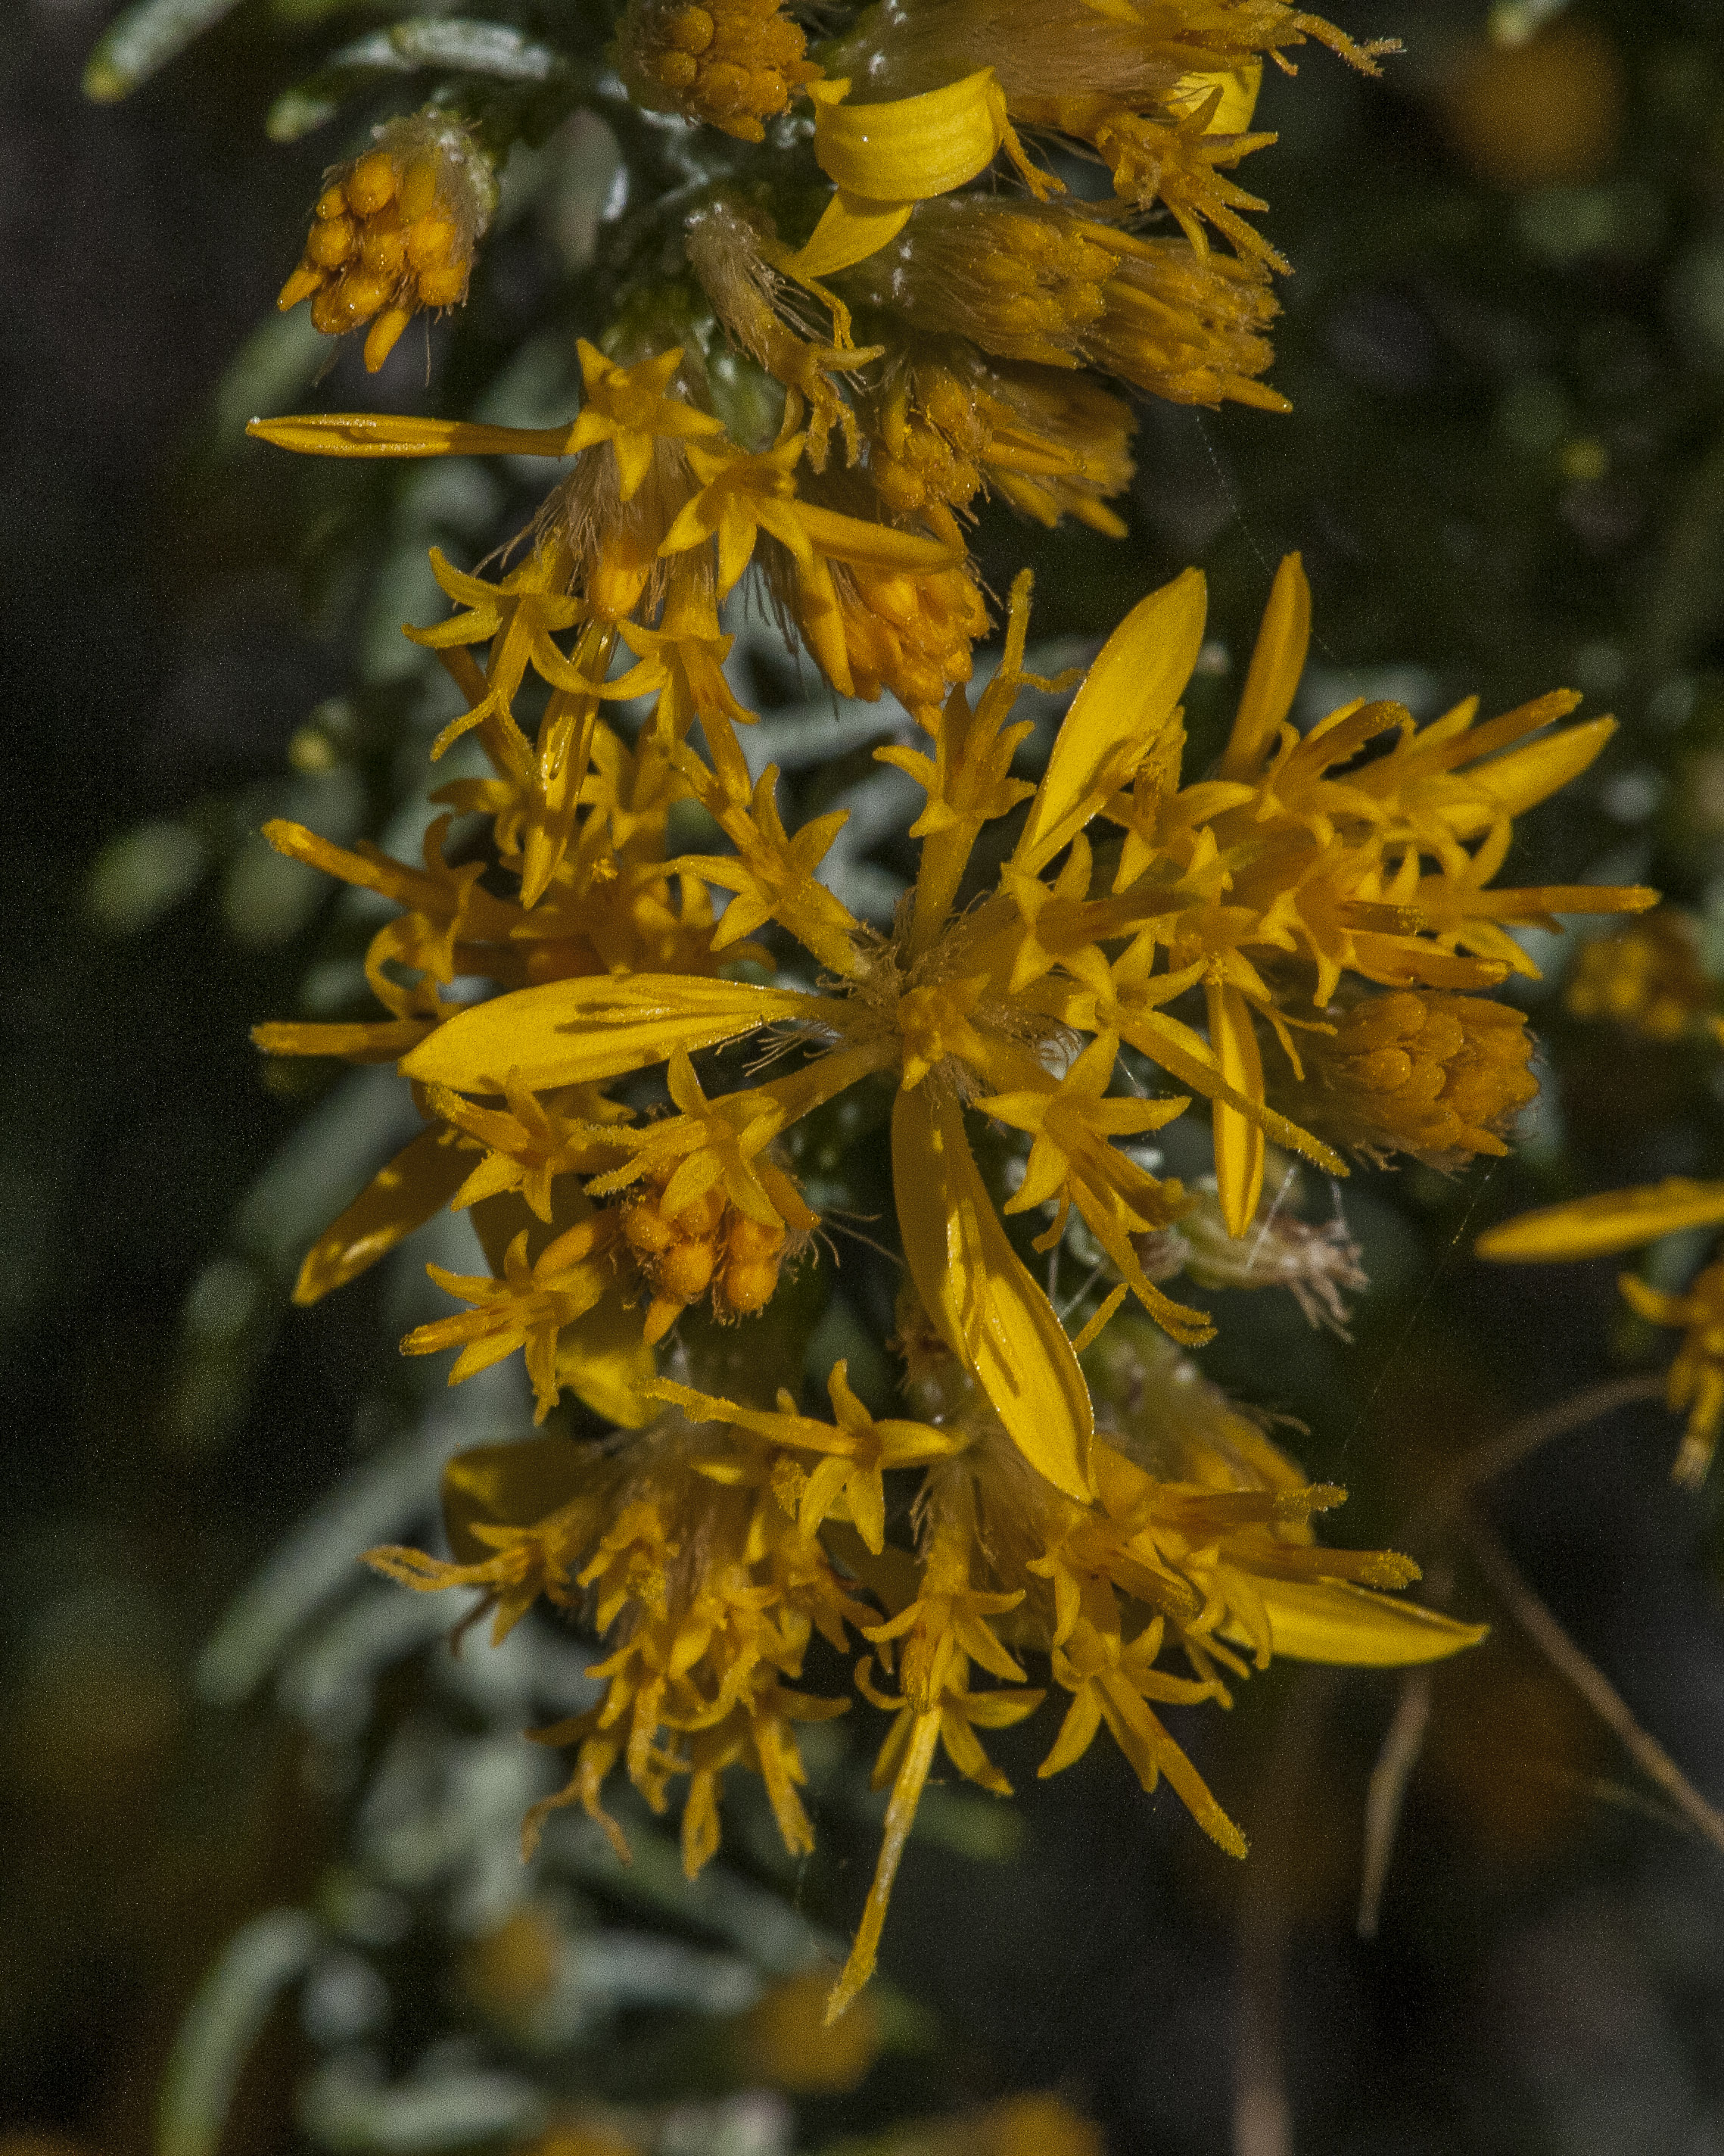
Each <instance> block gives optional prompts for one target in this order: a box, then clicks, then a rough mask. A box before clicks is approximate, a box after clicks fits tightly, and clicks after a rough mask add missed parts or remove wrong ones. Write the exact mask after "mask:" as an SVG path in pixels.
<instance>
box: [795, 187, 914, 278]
mask: <svg viewBox="0 0 1724 2156" xmlns="http://www.w3.org/2000/svg"><path fill="white" fill-rule="evenodd" d="M915 207H916V205H915V203H910V202H875V201H873V200H871V199H870V198H869V197H868V196H866V195H853V194H851V193H849V190H848V189H847V188H844V187H840V188H839V190H838V193H836V194H835V195H834V197H833V198H832V200H831V201H830V202H829V203H827V205H826V208H825V210H824V213H823V214H822V216H821V218H820V222H819V223H818V224H817V225H816V226H815V227H814V229H813V232H812V233H811V234H809V236H808V240H807V241H806V243H805V244H803V246H801V247H799V248H798V249H797V251H796V253H795V254H793V255H792V256H791V257H790V258H789V259H788V261H787V262H786V263H785V264H784V265H783V266H784V268H785V269H786V270H787V271H788V273H789V274H790V275H792V276H793V277H796V278H798V279H802V278H808V277H830V276H833V275H835V274H836V273H837V272H838V271H839V270H840V269H849V268H850V267H851V266H852V265H853V264H855V263H858V262H863V261H865V260H866V259H867V258H868V257H869V256H870V254H879V252H880V249H881V248H883V247H884V246H885V245H886V244H887V243H888V242H889V241H890V240H894V239H896V238H897V237H898V234H900V232H901V231H902V230H903V229H904V227H905V225H906V223H907V222H908V221H909V218H910V213H911V210H912V209H914V208H915Z"/></svg>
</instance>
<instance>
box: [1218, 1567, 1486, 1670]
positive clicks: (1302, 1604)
mask: <svg viewBox="0 0 1724 2156" xmlns="http://www.w3.org/2000/svg"><path fill="white" fill-rule="evenodd" d="M1251 1584H1252V1585H1253V1586H1254V1587H1255V1589H1256V1590H1257V1593H1258V1594H1259V1596H1260V1599H1261V1600H1262V1603H1263V1607H1264V1609H1265V1611H1266V1612H1267V1614H1268V1617H1269V1624H1270V1633H1271V1635H1273V1636H1272V1640H1271V1651H1272V1652H1273V1653H1275V1654H1277V1655H1287V1656H1289V1657H1290V1659H1291V1660H1292V1661H1300V1662H1345V1663H1352V1664H1355V1665H1357V1666H1361V1667H1364V1668H1371V1669H1392V1668H1395V1667H1398V1666H1404V1665H1406V1664H1407V1663H1409V1662H1435V1661H1441V1660H1442V1658H1443V1657H1444V1655H1454V1654H1458V1653H1459V1652H1460V1650H1461V1649H1462V1648H1463V1647H1474V1646H1476V1645H1478V1643H1479V1641H1480V1640H1482V1639H1483V1638H1484V1637H1485V1634H1486V1633H1487V1632H1488V1631H1489V1630H1490V1629H1491V1627H1490V1626H1489V1625H1463V1624H1461V1623H1460V1621H1459V1620H1457V1619H1455V1618H1453V1617H1445V1616H1444V1615H1443V1614H1442V1612H1441V1611H1440V1610H1437V1609H1425V1608H1424V1606H1423V1605H1422V1604H1419V1603H1417V1602H1399V1601H1397V1600H1396V1599H1394V1597H1393V1595H1388V1594H1373V1592H1372V1590H1371V1589H1369V1588H1367V1587H1352V1586H1349V1585H1348V1584H1347V1583H1346V1582H1345V1581H1343V1580H1331V1579H1270V1578H1265V1577H1264V1576H1263V1575H1262V1574H1261V1573H1253V1574H1252V1578H1251ZM1224 1629H1225V1632H1226V1636H1228V1637H1229V1638H1233V1637H1234V1630H1233V1628H1232V1627H1231V1626H1229V1627H1226V1628H1224Z"/></svg>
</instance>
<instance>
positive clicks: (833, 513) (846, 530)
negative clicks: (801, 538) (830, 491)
mask: <svg viewBox="0 0 1724 2156" xmlns="http://www.w3.org/2000/svg"><path fill="white" fill-rule="evenodd" d="M796 521H797V522H798V524H799V525H800V526H802V528H803V531H805V532H806V533H807V534H808V538H809V540H810V541H811V542H812V543H813V546H814V547H815V548H816V549H817V550H818V552H820V553H822V554H824V555H826V556H828V557H829V558H830V559H831V560H833V561H834V562H859V563H860V564H861V565H862V566H863V567H865V568H878V569H897V570H901V571H902V572H904V573H905V574H906V576H913V577H915V576H931V575H932V574H933V572H935V571H936V570H938V569H950V568H954V567H956V566H957V563H958V562H962V559H963V558H964V550H963V548H962V547H948V546H947V543H946V542H945V541H944V540H943V539H931V538H930V537H929V536H928V535H927V533H926V532H925V531H900V530H899V529H898V527H897V526H896V525H895V524H881V523H880V522H879V521H876V520H875V518H873V517H869V516H844V514H843V513H842V512H841V511H839V510H836V509H824V508H822V507H821V506H820V505H819V504H818V502H813V501H798V503H797V505H796Z"/></svg>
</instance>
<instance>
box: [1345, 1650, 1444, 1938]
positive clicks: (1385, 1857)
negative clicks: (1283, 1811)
mask: <svg viewBox="0 0 1724 2156" xmlns="http://www.w3.org/2000/svg"><path fill="white" fill-rule="evenodd" d="M1430 1718H1431V1673H1430V1671H1429V1668H1425V1669H1419V1670H1414V1671H1413V1672H1412V1674H1411V1675H1410V1676H1408V1678H1407V1679H1406V1681H1405V1682H1404V1683H1403V1685H1402V1686H1401V1697H1400V1698H1399V1700H1398V1702H1396V1706H1395V1711H1394V1716H1393V1719H1392V1720H1391V1722H1389V1725H1388V1733H1387V1734H1386V1735H1385V1737H1384V1738H1383V1749H1382V1750H1381V1751H1380V1752H1379V1753H1378V1755H1377V1764H1376V1765H1375V1766H1374V1767H1373V1768H1372V1769H1371V1782H1370V1786H1369V1788H1368V1789H1367V1791H1366V1793H1365V1861H1364V1866H1363V1870H1362V1876H1361V1877H1360V1880H1359V1937H1360V1938H1362V1939H1374V1938H1376V1936H1377V1917H1378V1911H1379V1910H1380V1909H1381V1907H1382V1906H1383V1885H1384V1882H1385V1881H1387V1879H1388V1861H1389V1858H1390V1857H1391V1856H1393V1854H1394V1846H1395V1831H1396V1829H1397V1828H1398V1826H1399V1825H1400V1823H1401V1807H1402V1805H1403V1804H1404V1803H1405V1802H1406V1798H1407V1784H1408V1781H1409V1780H1411V1779H1412V1775H1413V1769H1414V1768H1415V1767H1416V1766H1417V1765H1418V1764H1419V1753H1421V1752H1422V1751H1423V1750H1424V1732H1425V1730H1426V1728H1427V1727H1428V1726H1429V1722H1430Z"/></svg>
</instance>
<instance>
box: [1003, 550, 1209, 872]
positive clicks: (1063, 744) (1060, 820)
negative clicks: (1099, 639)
mask: <svg viewBox="0 0 1724 2156" xmlns="http://www.w3.org/2000/svg"><path fill="white" fill-rule="evenodd" d="M1207 604H1208V601H1207V598H1206V596H1205V588H1204V584H1203V576H1202V573H1201V572H1199V571H1198V570H1196V569H1188V570H1186V571H1185V572H1184V573H1183V575H1182V576H1178V577H1175V578H1174V580H1173V582H1172V583H1171V584H1164V585H1163V586H1162V588H1161V590H1160V591H1158V592H1152V593H1150V595H1149V597H1148V598H1147V599H1142V600H1140V601H1139V602H1138V603H1137V605H1136V606H1135V607H1133V608H1132V609H1131V613H1128V614H1127V615H1126V619H1124V620H1123V621H1122V622H1121V624H1120V625H1119V627H1118V628H1117V629H1116V630H1115V631H1114V633H1113V634H1112V635H1111V636H1110V637H1109V638H1108V639H1107V641H1106V644H1103V645H1102V647H1101V650H1100V651H1099V652H1098V653H1097V654H1096V657H1095V664H1094V665H1092V666H1091V667H1090V671H1089V673H1088V674H1087V675H1086V676H1085V680H1084V684H1083V686H1082V687H1081V688H1080V690H1078V692H1077V695H1076V696H1075V697H1074V698H1073V699H1072V703H1071V708H1070V711H1067V713H1066V715H1065V721H1064V723H1063V724H1062V725H1061V726H1060V731H1059V734H1058V736H1057V737H1056V738H1055V740H1054V752H1053V754H1052V755H1051V756H1050V757H1049V759H1048V768H1047V770H1046V772H1045V773H1044V774H1043V778H1042V783H1041V784H1040V785H1039V787H1038V788H1036V795H1035V799H1034V801H1033V802H1032V803H1030V809H1029V822H1028V823H1027V824H1025V825H1024V835H1023V836H1022V838H1020V839H1019V840H1018V848H1017V851H1016V852H1015V853H1014V854H1013V856H1012V863H1013V867H1015V868H1019V869H1024V870H1028V871H1029V872H1030V873H1032V874H1033V873H1034V871H1035V870H1038V869H1039V868H1040V867H1041V866H1042V865H1043V864H1044V862H1046V861H1049V860H1052V859H1053V857H1054V855H1055V854H1056V853H1058V852H1059V850H1060V848H1061V847H1062V846H1063V845H1065V844H1066V843H1067V841H1068V840H1069V839H1071V838H1072V837H1074V836H1075V834H1076V833H1077V832H1078V831H1080V830H1081V829H1082V828H1083V826H1084V825H1085V824H1086V823H1087V822H1088V821H1089V819H1090V817H1091V816H1092V815H1094V814H1095V811H1096V809H1097V808H1100V807H1101V803H1102V802H1103V801H1104V800H1105V799H1106V797H1107V796H1108V795H1109V794H1110V793H1112V792H1114V791H1115V789H1116V788H1117V787H1118V786H1119V785H1120V784H1121V782H1122V781H1123V780H1124V778H1126V777H1127V776H1128V775H1129V773H1130V771H1131V767H1133V766H1134V765H1136V764H1137V763H1139V762H1142V759H1143V757H1145V756H1146V755H1147V753H1148V752H1149V750H1150V749H1151V747H1152V746H1153V744H1154V742H1155V740H1156V737H1157V735H1159V734H1160V732H1161V731H1162V728H1163V727H1164V726H1166V725H1167V723H1168V721H1170V720H1171V719H1172V716H1173V711H1174V707H1175V706H1177V705H1178V701H1179V699H1180V697H1181V696H1183V694H1184V690H1185V685H1186V683H1187V682H1188V680H1190V679H1191V670H1192V668H1193V666H1194V665H1196V664H1197V657H1198V652H1199V651H1200V650H1201V649H1202V648H1203V619H1204V614H1205V611H1206V608H1207Z"/></svg>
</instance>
